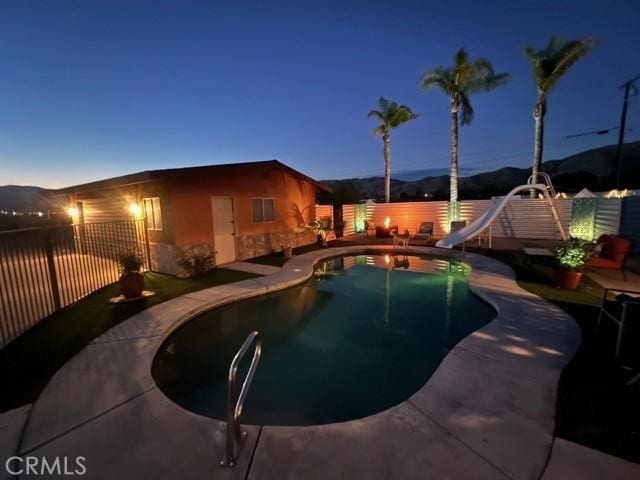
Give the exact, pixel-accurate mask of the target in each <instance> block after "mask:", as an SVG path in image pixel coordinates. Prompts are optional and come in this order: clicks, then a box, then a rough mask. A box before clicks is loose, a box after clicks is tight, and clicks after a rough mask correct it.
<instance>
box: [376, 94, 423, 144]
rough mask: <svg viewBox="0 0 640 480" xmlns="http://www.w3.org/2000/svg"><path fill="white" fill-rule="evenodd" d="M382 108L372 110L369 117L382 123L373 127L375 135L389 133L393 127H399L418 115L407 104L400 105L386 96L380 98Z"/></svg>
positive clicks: (379, 103) (379, 102)
mask: <svg viewBox="0 0 640 480" xmlns="http://www.w3.org/2000/svg"><path fill="white" fill-rule="evenodd" d="M378 105H379V106H380V110H371V111H370V112H369V113H368V115H367V116H368V117H370V118H371V117H374V118H377V119H378V120H380V125H378V126H377V127H376V128H374V129H373V135H374V136H376V135H380V136H383V135H388V134H389V131H390V130H391V129H392V128H397V127H399V126H400V125H402V124H403V123H406V122H408V121H410V120H413V119H415V118H417V117H418V115H417V114H416V113H414V112H413V111H412V110H411V109H410V108H409V107H408V106H407V105H398V103H396V102H391V101H389V100H387V99H386V98H384V97H380V99H379V100H378Z"/></svg>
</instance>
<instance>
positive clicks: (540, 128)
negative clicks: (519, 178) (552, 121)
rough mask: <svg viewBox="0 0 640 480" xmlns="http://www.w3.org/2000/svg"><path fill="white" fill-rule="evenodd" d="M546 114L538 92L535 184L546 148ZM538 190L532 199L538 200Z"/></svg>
mask: <svg viewBox="0 0 640 480" xmlns="http://www.w3.org/2000/svg"><path fill="white" fill-rule="evenodd" d="M544 114H545V104H544V97H543V96H542V93H540V92H538V98H537V100H536V105H535V107H534V108H533V119H534V121H535V125H536V134H535V135H536V136H535V145H534V150H533V169H532V171H531V176H532V178H533V183H538V173H539V172H541V171H542V149H543V148H544ZM536 195H537V193H536V190H533V189H532V190H531V192H530V197H531V198H536Z"/></svg>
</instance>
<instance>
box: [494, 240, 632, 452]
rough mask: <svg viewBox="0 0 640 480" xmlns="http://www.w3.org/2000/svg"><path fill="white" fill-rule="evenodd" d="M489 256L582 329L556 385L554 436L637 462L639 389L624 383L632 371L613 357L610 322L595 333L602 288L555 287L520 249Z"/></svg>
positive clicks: (586, 283) (547, 271)
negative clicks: (572, 290) (575, 288)
mask: <svg viewBox="0 0 640 480" xmlns="http://www.w3.org/2000/svg"><path fill="white" fill-rule="evenodd" d="M489 255H490V256H492V257H494V258H496V259H498V260H501V261H503V262H504V263H507V264H508V265H510V266H511V267H512V268H513V269H514V271H515V272H516V276H517V281H518V284H519V285H520V286H521V287H523V288H525V289H526V290H529V291H530V292H533V293H535V294H537V295H539V296H541V297H543V298H545V299H547V300H549V301H550V302H552V303H555V304H556V305H558V306H559V307H561V308H562V309H564V310H565V311H566V312H567V313H569V314H570V315H571V316H572V317H573V318H574V319H575V320H576V322H577V323H578V325H579V326H580V329H581V331H582V345H581V346H580V348H579V350H578V352H577V353H576V355H575V357H574V358H573V359H572V360H571V361H570V362H569V364H568V365H567V366H566V367H565V369H564V371H563V372H562V376H561V378H560V383H559V385H558V398H557V400H556V435H558V436H559V437H562V438H565V439H567V440H571V441H574V442H576V443H580V444H582V445H586V446H589V447H592V448H595V449H598V450H601V451H604V452H607V453H611V454H613V455H617V456H620V457H623V458H626V459H628V460H631V461H634V462H640V388H639V387H638V386H631V387H628V386H626V382H627V381H628V380H629V378H630V376H631V374H630V372H629V371H627V370H625V369H623V368H621V366H620V362H618V361H616V360H615V359H614V357H613V348H614V344H613V342H614V339H613V331H612V330H613V329H612V328H610V327H611V324H610V322H609V323H604V322H603V327H602V328H601V331H600V334H599V335H598V336H597V337H596V335H595V326H596V320H597V318H598V314H599V311H600V302H601V299H602V288H600V286H599V285H597V284H595V283H593V282H591V281H589V280H588V279H584V280H583V284H582V286H581V287H580V289H579V290H578V291H575V292H571V291H567V290H561V289H559V288H556V287H555V286H553V284H552V282H551V275H552V270H551V269H550V268H548V267H543V266H540V265H535V266H534V268H529V267H528V266H526V265H525V263H524V261H525V257H524V255H523V254H522V253H520V252H493V253H490V254H489ZM636 367H637V365H636Z"/></svg>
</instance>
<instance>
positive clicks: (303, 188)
mask: <svg viewBox="0 0 640 480" xmlns="http://www.w3.org/2000/svg"><path fill="white" fill-rule="evenodd" d="M167 188H168V190H169V191H170V197H171V204H172V207H173V211H174V212H175V213H174V215H173V218H172V221H173V227H174V231H175V246H176V247H177V250H178V251H179V253H178V255H181V256H186V255H189V254H191V253H194V252H197V253H205V252H214V251H215V245H214V243H213V239H214V226H213V215H212V206H211V198H212V197H213V196H217V197H230V198H232V199H233V208H234V220H235V234H236V255H237V258H238V259H239V260H243V259H246V258H251V257H255V256H259V255H265V254H268V253H271V252H273V251H279V250H280V249H281V248H282V247H283V246H284V247H289V246H291V247H296V246H300V245H307V244H309V243H313V242H314V241H315V235H314V234H313V233H312V232H310V231H309V230H307V229H305V228H303V226H304V225H308V224H309V223H310V222H311V221H313V219H314V218H315V196H316V189H315V187H314V185H313V184H311V183H310V182H308V181H306V180H303V179H300V178H298V177H294V176H293V175H290V174H289V173H287V172H285V171H283V170H280V169H276V168H265V167H255V166H252V167H247V168H245V169H241V170H238V168H234V169H229V171H228V172H225V171H224V170H222V169H221V170H220V171H218V172H217V175H215V176H207V177H201V178H181V179H172V180H171V181H170V182H169V183H168V187H167ZM253 198H273V199H274V202H275V219H274V221H272V222H261V223H254V222H253V221H252V211H251V200H252V199H253Z"/></svg>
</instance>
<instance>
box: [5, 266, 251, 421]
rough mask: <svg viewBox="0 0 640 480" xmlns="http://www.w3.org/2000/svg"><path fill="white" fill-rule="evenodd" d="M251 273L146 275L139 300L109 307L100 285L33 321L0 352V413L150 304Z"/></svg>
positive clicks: (30, 397)
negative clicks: (144, 294) (150, 292)
mask: <svg viewBox="0 0 640 480" xmlns="http://www.w3.org/2000/svg"><path fill="white" fill-rule="evenodd" d="M254 277H256V275H254V274H251V273H245V272H237V271H234V270H225V269H218V270H214V271H212V272H210V273H207V274H204V275H200V276H198V277H194V278H189V279H178V278H175V277H171V276H169V275H161V274H157V273H147V274H146V275H145V278H146V285H147V287H146V288H147V289H148V290H153V291H154V292H156V295H154V296H153V297H150V298H147V299H145V300H141V301H137V302H131V303H122V304H117V305H112V304H109V303H108V299H109V298H111V297H114V296H116V295H118V294H119V287H118V286H117V285H110V286H108V287H105V288H103V289H101V290H99V291H97V292H95V293H93V294H91V295H89V296H88V297H86V298H84V299H82V300H80V301H79V302H78V303H76V304H74V305H72V306H70V307H68V308H66V309H64V310H62V311H60V312H58V313H55V314H53V315H51V316H50V317H48V318H46V319H44V320H42V321H41V322H39V323H38V324H37V325H36V326H35V327H33V328H32V329H30V330H28V331H27V332H26V333H24V334H23V335H21V336H20V337H18V338H17V339H15V340H14V341H13V342H11V343H10V344H9V345H7V346H6V347H4V348H2V349H0V382H2V389H0V391H1V392H2V393H1V394H0V412H3V411H6V410H9V409H12V408H15V407H18V406H20V405H24V404H26V403H30V402H33V401H34V400H36V398H37V397H38V395H39V394H40V392H41V391H42V389H43V388H44V387H45V385H46V384H47V382H48V381H49V379H50V378H51V376H52V375H53V374H54V373H55V372H56V371H57V370H58V369H59V368H60V367H62V365H64V364H65V363H66V362H67V361H68V360H69V359H71V357H73V356H74V355H75V354H76V353H78V352H79V351H80V350H82V349H83V348H84V347H85V346H86V345H87V344H88V343H90V342H91V341H92V340H93V339H94V338H96V337H98V336H99V335H101V334H102V333H104V332H105V331H107V330H108V329H110V328H111V327H113V326H114V325H117V324H118V323H120V322H122V321H123V320H126V319H127V318H129V317H130V316H132V315H134V314H136V313H138V312H140V311H141V310H144V309H145V308H148V307H150V306H152V305H156V304H158V303H161V302H164V301H166V300H169V299H171V298H174V297H177V296H180V295H183V294H185V293H188V292H193V291H195V290H201V289H203V288H208V287H212V286H215V285H222V284H224V283H230V282H236V281H239V280H245V279H247V278H254Z"/></svg>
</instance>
